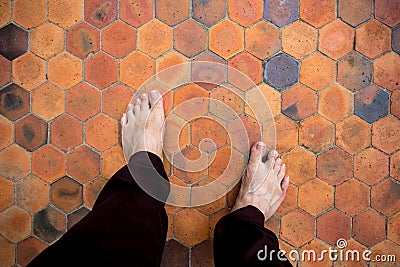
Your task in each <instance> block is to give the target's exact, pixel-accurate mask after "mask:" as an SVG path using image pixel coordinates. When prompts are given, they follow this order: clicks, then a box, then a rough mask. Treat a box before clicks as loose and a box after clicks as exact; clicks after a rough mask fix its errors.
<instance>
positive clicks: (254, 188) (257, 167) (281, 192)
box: [231, 142, 289, 221]
mask: <svg viewBox="0 0 400 267" xmlns="http://www.w3.org/2000/svg"><path fill="white" fill-rule="evenodd" d="M265 151H266V145H265V144H264V143H263V142H257V143H255V144H254V145H253V146H252V148H251V152H250V159H249V163H248V165H247V167H246V170H245V173H244V176H243V178H242V185H241V187H240V191H239V194H238V197H237V198H236V203H235V205H234V206H233V208H232V211H231V212H233V211H235V210H237V209H240V208H243V207H246V206H248V205H252V206H254V207H256V208H258V209H259V210H260V211H261V212H262V213H263V214H264V217H265V221H267V220H268V219H269V218H270V217H271V216H272V215H273V214H274V213H275V211H276V210H277V209H278V208H279V206H280V205H281V203H282V201H283V199H284V198H285V195H286V190H287V188H288V186H289V176H287V175H286V165H285V164H282V160H281V159H280V158H278V156H279V155H278V152H276V151H275V150H271V151H270V152H269V153H268V160H267V161H265V162H263V160H262V159H263V156H264V154H265Z"/></svg>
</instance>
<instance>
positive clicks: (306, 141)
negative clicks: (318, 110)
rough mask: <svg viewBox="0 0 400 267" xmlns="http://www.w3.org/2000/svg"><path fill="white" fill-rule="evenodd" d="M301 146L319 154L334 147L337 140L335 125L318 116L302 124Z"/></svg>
mask: <svg viewBox="0 0 400 267" xmlns="http://www.w3.org/2000/svg"><path fill="white" fill-rule="evenodd" d="M299 137H300V144H302V145H303V146H304V147H306V148H308V149H309V150H311V151H313V152H315V153H319V152H322V151H323V150H325V149H327V148H328V147H330V146H332V145H333V143H334V140H335V127H334V125H333V124H332V123H331V122H329V121H327V120H326V119H324V118H323V117H321V116H319V115H316V116H313V117H311V118H309V119H307V120H305V121H303V122H301V123H300V130H299Z"/></svg>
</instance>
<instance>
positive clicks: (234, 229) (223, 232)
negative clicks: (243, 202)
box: [214, 206, 292, 267]
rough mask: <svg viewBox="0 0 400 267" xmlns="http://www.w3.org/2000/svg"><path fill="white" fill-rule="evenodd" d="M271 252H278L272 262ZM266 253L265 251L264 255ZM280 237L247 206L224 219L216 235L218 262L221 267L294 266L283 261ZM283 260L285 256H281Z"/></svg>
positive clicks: (216, 264) (252, 208) (217, 265)
mask: <svg viewBox="0 0 400 267" xmlns="http://www.w3.org/2000/svg"><path fill="white" fill-rule="evenodd" d="M265 246H267V252H268V253H269V252H270V251H272V250H274V251H275V252H274V253H273V257H272V260H270V257H269V255H267V257H266V259H265V260H259V259H258V257H257V254H259V256H260V257H261V258H263V257H264V256H265ZM260 250H263V252H260V253H259V251H260ZM277 251H279V243H278V239H277V237H276V235H275V234H274V233H273V232H272V231H270V230H268V229H266V228H264V215H263V214H262V213H261V212H260V211H259V210H258V209H257V208H255V207H253V206H247V207H245V208H241V209H238V210H236V211H234V212H232V213H230V214H228V215H226V216H224V217H223V218H222V219H221V220H220V221H219V222H218V223H217V225H216V227H215V232H214V262H215V266H216V267H220V266H252V267H255V266H292V265H291V264H290V262H289V261H287V260H286V261H280V260H279V259H278V255H277ZM280 257H281V258H284V257H282V255H280Z"/></svg>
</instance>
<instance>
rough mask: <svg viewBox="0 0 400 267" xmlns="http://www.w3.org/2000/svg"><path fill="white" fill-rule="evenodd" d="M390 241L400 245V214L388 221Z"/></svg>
mask: <svg viewBox="0 0 400 267" xmlns="http://www.w3.org/2000/svg"><path fill="white" fill-rule="evenodd" d="M387 229H388V232H387V235H388V239H390V240H392V241H394V242H396V243H397V244H400V213H396V214H395V215H393V216H392V217H390V218H389V219H388V223H387Z"/></svg>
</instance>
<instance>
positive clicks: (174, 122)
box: [164, 113, 190, 154]
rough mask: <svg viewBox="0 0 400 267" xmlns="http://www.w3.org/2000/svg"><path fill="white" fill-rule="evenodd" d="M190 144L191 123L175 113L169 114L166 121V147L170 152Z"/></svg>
mask: <svg viewBox="0 0 400 267" xmlns="http://www.w3.org/2000/svg"><path fill="white" fill-rule="evenodd" d="M188 145H190V124H188V123H187V122H186V121H184V120H183V119H181V118H180V117H178V116H177V115H175V114H173V113H172V114H169V115H168V116H167V118H166V121H165V134H164V149H165V150H166V151H167V152H168V153H170V154H175V153H176V152H178V151H180V150H182V149H184V148H185V147H186V146H188Z"/></svg>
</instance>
